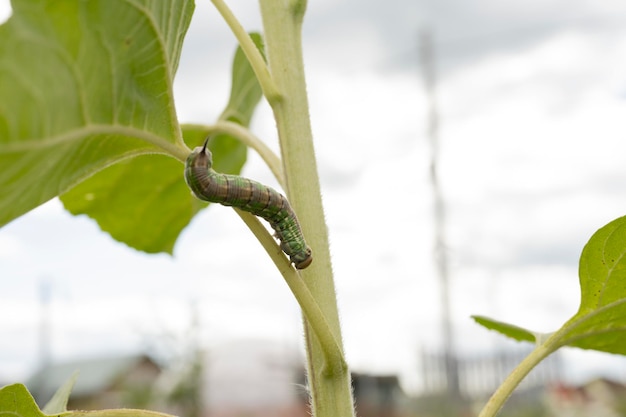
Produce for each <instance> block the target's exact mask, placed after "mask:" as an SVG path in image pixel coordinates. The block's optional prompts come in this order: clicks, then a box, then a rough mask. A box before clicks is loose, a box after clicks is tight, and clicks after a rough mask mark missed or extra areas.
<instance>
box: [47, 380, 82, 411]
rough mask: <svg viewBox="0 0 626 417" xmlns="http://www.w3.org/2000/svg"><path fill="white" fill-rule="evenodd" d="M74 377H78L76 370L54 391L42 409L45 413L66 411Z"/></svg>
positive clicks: (74, 381)
mask: <svg viewBox="0 0 626 417" xmlns="http://www.w3.org/2000/svg"><path fill="white" fill-rule="evenodd" d="M76 378H78V372H74V373H73V374H72V376H70V377H69V379H68V380H67V381H65V383H64V384H63V385H62V386H61V387H60V388H59V389H58V390H57V392H55V393H54V395H53V396H52V398H51V399H50V401H48V403H47V404H46V405H45V406H44V408H43V410H42V411H43V412H44V413H45V414H59V413H64V412H66V411H67V402H68V401H69V399H70V395H71V394H72V389H73V388H74V384H75V383H76Z"/></svg>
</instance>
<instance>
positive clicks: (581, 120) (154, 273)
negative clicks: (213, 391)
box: [0, 0, 626, 387]
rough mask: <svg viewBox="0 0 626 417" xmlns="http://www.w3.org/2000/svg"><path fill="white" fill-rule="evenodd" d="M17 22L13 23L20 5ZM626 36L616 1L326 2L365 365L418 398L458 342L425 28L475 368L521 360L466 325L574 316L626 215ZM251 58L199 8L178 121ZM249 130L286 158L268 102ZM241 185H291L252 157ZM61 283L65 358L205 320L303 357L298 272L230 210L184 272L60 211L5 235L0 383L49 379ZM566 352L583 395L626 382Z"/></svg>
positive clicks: (180, 83) (455, 265) (38, 214)
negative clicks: (589, 276) (580, 269)
mask: <svg viewBox="0 0 626 417" xmlns="http://www.w3.org/2000/svg"><path fill="white" fill-rule="evenodd" d="M230 3H231V7H232V8H233V9H234V11H235V13H236V14H237V15H238V16H239V18H240V19H241V21H242V23H243V24H244V26H245V27H246V28H248V29H250V30H259V29H260V19H259V17H258V10H257V8H256V7H250V4H251V3H250V1H248V0H246V1H231V2H230ZM0 12H3V14H2V16H8V1H6V0H4V1H0ZM625 23H626V4H624V2H623V1H621V0H606V1H603V2H595V1H592V0H578V1H571V0H570V1H565V0H553V1H548V2H546V1H539V0H535V1H527V2H514V1H502V0H472V1H460V0H445V1H426V0H424V1H415V0H393V1H385V2H380V1H374V0H319V1H316V0H310V1H309V9H308V14H307V20H306V24H305V33H304V49H305V59H306V65H307V77H308V91H309V93H310V103H311V117H312V123H313V130H314V135H315V140H316V142H315V146H316V151H317V155H316V156H317V158H318V165H319V170H320V178H321V181H322V192H323V199H324V205H325V209H326V215H327V222H328V227H329V230H330V238H331V252H332V256H333V263H334V270H335V273H336V286H337V291H338V298H339V308H340V312H341V317H342V323H343V331H344V339H345V345H346V350H347V356H348V360H349V362H350V364H351V365H352V367H353V369H355V370H359V371H370V372H395V373H398V374H400V375H401V376H402V378H403V381H404V382H405V383H406V384H407V386H411V387H419V373H418V367H419V361H418V359H417V358H418V352H419V351H420V350H421V349H426V350H436V349H438V348H439V347H440V346H441V337H440V331H439V317H440V303H439V297H440V291H439V290H440V288H439V286H438V284H437V279H436V274H435V270H434V266H433V257H432V247H433V227H432V221H433V210H432V207H433V199H432V192H431V189H430V186H429V177H428V164H429V160H428V158H429V154H430V151H429V146H428V140H427V137H426V123H425V120H426V114H427V110H428V109H427V101H426V97H425V94H424V88H423V83H422V72H421V63H420V61H419V56H418V50H419V36H418V35H419V33H420V31H423V30H430V31H431V33H432V34H433V36H434V39H435V43H434V46H435V55H436V69H437V106H438V113H439V116H440V131H439V136H440V175H441V183H442V188H443V195H444V198H445V204H446V210H447V211H446V214H447V217H446V219H447V222H446V240H447V248H448V252H447V253H448V257H449V261H450V281H451V293H450V297H451V302H452V318H453V322H454V329H455V339H456V346H457V349H458V350H459V351H461V352H462V353H463V354H468V355H469V354H485V353H488V352H490V351H493V350H494V349H498V348H502V347H503V346H510V345H508V344H506V343H505V341H504V338H502V337H499V336H496V335H494V334H491V333H490V332H487V331H485V330H483V329H482V328H480V327H478V326H477V325H475V324H474V323H473V322H472V321H471V320H470V319H469V316H470V315H471V314H482V315H489V316H491V317H495V318H498V319H501V320H504V321H509V322H512V323H515V324H518V325H521V326H525V327H528V328H531V329H534V330H537V331H545V332H548V331H552V330H555V329H556V328H558V327H559V326H560V325H561V324H562V323H563V322H564V321H566V320H567V319H568V318H569V317H570V316H571V315H572V314H574V313H575V311H576V310H577V307H578V302H579V293H578V278H577V263H578V257H579V255H580V251H581V249H582V247H583V245H584V244H585V242H586V241H587V240H588V238H589V237H590V236H591V234H592V233H593V232H594V231H595V230H596V229H598V228H599V227H601V226H603V225H604V224H606V223H608V222H609V221H610V220H612V219H614V218H616V217H619V216H622V215H624V214H626V187H625V186H626V166H625V165H624V163H623V161H624V152H625V151H626V143H624V136H625V134H626V127H625V126H624V120H626V119H625V115H626V76H625V75H624V74H626V59H625V58H624V57H625V56H626V24H625ZM234 48H235V41H234V38H233V36H232V35H231V34H230V32H229V31H228V29H227V27H226V25H225V24H224V23H223V22H222V21H221V20H220V18H219V16H218V14H217V13H216V12H215V10H213V9H212V6H211V4H210V2H208V1H205V0H200V1H198V4H197V8H196V14H195V16H194V18H193V21H192V26H191V28H190V30H189V33H188V36H187V40H186V43H185V47H184V50H183V56H182V59H181V65H180V69H179V73H178V75H177V80H176V86H175V87H176V99H177V103H176V104H177V109H178V113H179V118H180V120H181V121H182V122H196V123H207V124H208V123H211V122H212V121H213V120H214V119H215V118H216V117H217V116H218V115H219V113H220V112H221V110H222V107H223V105H224V104H225V103H226V100H227V96H228V92H229V88H230V81H229V65H230V60H231V57H232V53H233V51H234ZM252 129H253V131H254V132H255V133H256V134H257V135H258V136H260V137H262V138H263V139H264V140H266V142H267V143H268V144H269V145H270V146H271V147H273V148H274V149H277V143H276V133H275V131H274V122H273V120H272V118H271V112H270V111H269V109H268V107H267V105H265V104H263V105H262V106H261V108H260V109H259V111H258V112H257V114H256V115H255V118H254V120H253V125H252ZM181 175H182V173H181ZM244 175H246V176H248V177H250V178H254V179H256V180H259V181H262V182H265V183H267V184H270V185H274V186H275V185H276V182H275V181H274V180H273V178H272V177H271V174H270V172H269V170H268V169H267V168H266V167H265V166H264V165H263V164H262V162H261V160H260V158H259V157H257V156H256V155H254V154H252V153H251V154H250V158H249V163H248V165H246V167H245V171H244ZM61 242H62V243H61ZM233 247H237V248H238V250H237V251H233V250H232V248H233ZM241 252H243V253H246V254H247V256H248V258H247V259H249V261H246V262H245V263H244V262H241V259H239V258H238V255H239V254H240V253H241ZM44 287H47V288H49V296H50V305H49V308H48V310H46V311H44V313H43V316H45V317H46V318H47V320H48V323H49V326H50V329H51V331H50V334H51V347H50V354H51V355H52V357H53V358H55V359H67V358H71V357H75V356H94V355H98V354H105V353H107V354H108V353H111V352H118V353H119V352H133V351H138V350H140V349H144V348H146V347H147V346H154V345H155V343H158V341H159V340H160V338H162V337H163V335H164V334H180V335H183V334H184V333H185V332H186V330H187V329H188V328H189V326H190V322H191V310H192V307H191V306H192V305H197V306H198V311H199V313H200V320H201V323H202V326H203V330H202V334H201V339H202V340H203V342H204V343H205V345H206V346H207V347H208V348H213V347H215V346H219V345H220V344H221V343H226V342H232V341H233V340H241V339H248V340H249V339H258V338H265V339H271V340H274V341H276V342H277V343H280V344H282V345H284V346H293V347H294V348H299V347H300V345H301V325H300V317H299V312H298V308H297V305H296V304H295V302H294V301H293V300H292V298H291V296H290V294H289V292H288V290H287V288H286V286H285V285H284V283H283V282H282V278H281V277H280V275H279V274H278V273H277V272H276V271H274V269H273V265H272V263H271V262H270V261H269V260H268V259H267V257H266V256H265V254H264V252H263V250H262V248H261V247H260V245H259V244H258V243H257V242H256V241H255V240H254V239H253V237H252V235H251V233H250V232H249V231H248V230H247V229H246V227H245V226H244V225H243V223H242V222H241V220H240V219H239V218H238V216H236V215H235V214H234V213H233V212H232V211H231V210H230V209H227V208H223V207H219V206H215V207H211V209H209V210H207V211H205V212H203V213H202V214H201V215H199V216H198V217H197V218H196V219H195V220H194V221H193V223H192V224H191V225H190V227H189V228H188V229H187V230H186V231H185V232H184V233H183V234H182V235H181V237H180V240H179V242H178V244H177V246H176V249H175V254H174V257H170V256H166V255H158V256H147V255H144V254H141V253H138V252H136V251H134V250H132V249H129V248H127V247H126V246H125V245H123V244H120V243H117V242H115V241H113V240H112V239H111V238H110V237H109V236H108V235H106V234H104V233H102V232H100V231H99V229H98V227H97V225H96V224H95V223H94V222H93V221H91V220H89V219H88V218H85V217H71V216H70V215H69V214H66V213H65V212H64V211H63V209H62V207H61V205H60V203H59V202H58V201H51V202H50V203H48V204H46V205H44V206H42V207H40V208H38V209H36V210H34V211H32V212H30V213H28V214H27V215H25V216H23V217H22V218H20V219H18V220H16V221H14V222H12V223H10V224H9V225H7V226H5V227H4V228H2V229H1V230H0V332H1V333H2V339H3V340H4V341H9V340H10V343H7V342H4V343H2V344H0V382H2V381H7V380H9V381H10V380H14V379H19V378H23V377H25V376H27V375H28V374H29V372H31V371H32V370H33V368H34V367H35V366H36V364H37V361H38V358H39V355H40V351H39V347H38V334H39V328H40V323H41V317H42V308H41V306H40V298H41V293H42V288H44ZM565 357H566V359H567V360H568V361H569V362H568V363H570V364H576V366H575V367H572V368H571V369H570V371H568V372H569V376H570V377H572V378H573V379H582V378H586V377H589V376H595V375H601V374H606V372H608V371H609V370H610V371H612V372H613V374H612V375H614V376H618V377H626V361H625V360H624V359H622V358H620V357H617V356H611V355H602V354H594V353H592V352H582V351H577V350H568V351H566V352H565Z"/></svg>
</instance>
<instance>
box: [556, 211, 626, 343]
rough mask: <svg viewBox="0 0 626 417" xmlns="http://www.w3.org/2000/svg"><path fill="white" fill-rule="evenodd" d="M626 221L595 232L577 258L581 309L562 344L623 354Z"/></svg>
mask: <svg viewBox="0 0 626 417" xmlns="http://www.w3.org/2000/svg"><path fill="white" fill-rule="evenodd" d="M624 255H626V217H620V218H618V219H616V220H614V221H612V222H611V223H609V224H607V225H606V226H604V227H602V228H601V229H600V230H598V231H597V232H596V233H595V234H594V235H593V236H592V237H591V239H590V240H589V242H588V243H587V245H585V248H584V249H583V253H582V255H581V257H580V268H579V275H580V288H581V301H580V309H579V310H578V312H577V313H576V315H575V316H574V317H572V318H571V319H570V320H569V321H568V322H567V323H566V324H565V326H564V328H563V330H562V331H561V333H562V335H561V338H562V340H563V342H562V344H567V345H570V346H576V347H580V348H584V349H595V350H600V351H603V352H609V353H619V354H622V355H624V354H626V256H624Z"/></svg>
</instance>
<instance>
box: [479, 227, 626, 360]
mask: <svg viewBox="0 0 626 417" xmlns="http://www.w3.org/2000/svg"><path fill="white" fill-rule="evenodd" d="M625 255H626V217H620V218H618V219H616V220H614V221H612V222H611V223H609V224H607V225H606V226H604V227H602V228H601V229H600V230H598V231H597V232H596V233H595V234H594V235H593V236H592V237H591V239H589V242H587V244H586V245H585V248H584V249H583V252H582V254H581V256H580V267H579V276H580V288H581V297H580V298H581V300H580V308H579V310H578V312H577V313H576V314H575V315H574V316H573V317H572V318H571V319H570V320H568V321H567V322H566V323H565V324H564V325H563V326H562V327H561V328H560V329H559V330H558V331H556V332H555V333H553V334H552V335H551V336H550V337H547V338H545V340H543V341H542V340H540V341H539V342H540V343H541V342H546V343H549V344H550V349H551V350H554V349H557V348H558V347H560V346H575V347H579V348H584V349H594V350H599V351H602V352H609V353H619V354H622V355H625V354H626V256H625ZM475 319H476V321H477V322H478V323H479V324H482V325H483V326H485V327H487V328H489V329H492V330H496V331H498V332H500V333H502V334H504V335H506V336H509V337H512V338H514V339H517V340H528V341H531V340H533V339H534V338H535V334H534V333H533V332H531V331H529V330H525V329H522V328H520V327H517V326H514V325H511V324H506V323H501V322H497V321H496V320H492V319H488V318H485V317H476V318H475ZM531 336H532V337H531Z"/></svg>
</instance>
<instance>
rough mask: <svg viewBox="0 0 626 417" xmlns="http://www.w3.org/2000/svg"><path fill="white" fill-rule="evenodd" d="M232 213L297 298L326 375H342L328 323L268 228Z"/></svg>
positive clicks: (252, 218)
mask: <svg viewBox="0 0 626 417" xmlns="http://www.w3.org/2000/svg"><path fill="white" fill-rule="evenodd" d="M235 211H236V212H237V214H238V215H239V216H240V217H241V219H242V220H243V221H244V222H245V223H246V225H247V226H248V228H249V229H250V230H251V231H252V233H254V235H255V236H256V238H257V239H258V241H259V242H261V245H262V246H263V248H264V249H265V251H266V252H267V254H268V255H269V256H270V258H272V261H273V262H274V264H275V265H276V267H277V268H278V270H279V271H280V273H281V274H282V276H283V278H284V279H285V282H286V283H287V285H288V286H289V289H290V290H291V292H292V293H293V295H294V296H295V297H296V300H297V301H298V304H299V305H300V308H301V309H302V312H303V314H304V316H305V317H306V319H307V320H308V321H309V323H311V327H312V328H313V331H314V332H315V335H316V336H317V337H318V338H319V339H320V341H322V347H323V348H324V355H325V357H326V360H327V362H328V363H329V369H328V370H327V373H329V374H332V373H338V372H342V371H343V370H344V369H345V368H346V363H345V360H344V358H343V355H342V353H341V349H340V347H339V344H338V343H337V340H336V339H335V336H334V334H333V333H332V331H331V330H330V327H329V325H328V322H327V321H326V318H325V317H324V314H323V313H322V310H320V307H319V305H318V304H317V301H315V298H313V295H312V294H311V291H309V289H308V287H307V286H306V285H304V281H302V278H301V277H300V274H299V273H298V271H296V270H295V269H294V268H293V266H292V265H291V262H290V261H289V259H287V257H286V256H285V255H284V253H283V251H282V250H281V249H280V247H279V246H278V244H277V243H276V241H275V240H274V238H273V237H272V236H271V235H270V234H269V233H268V231H267V229H266V228H265V227H264V226H263V224H262V223H261V221H260V220H259V219H258V218H257V217H256V216H254V215H252V214H250V213H248V212H246V211H243V210H240V209H238V208H235Z"/></svg>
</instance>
